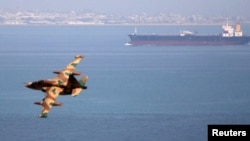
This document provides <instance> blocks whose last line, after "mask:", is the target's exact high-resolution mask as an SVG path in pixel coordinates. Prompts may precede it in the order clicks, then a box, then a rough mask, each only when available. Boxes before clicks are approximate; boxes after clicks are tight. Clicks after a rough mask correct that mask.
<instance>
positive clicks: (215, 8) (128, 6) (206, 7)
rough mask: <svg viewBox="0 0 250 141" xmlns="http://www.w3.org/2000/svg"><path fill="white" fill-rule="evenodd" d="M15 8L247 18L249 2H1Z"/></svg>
mask: <svg viewBox="0 0 250 141" xmlns="http://www.w3.org/2000/svg"><path fill="white" fill-rule="evenodd" d="M15 9H20V10H38V11H45V10H52V11H83V10H91V11H93V12H103V13H114V14H115V13H117V14H123V15H126V14H128V15H129V14H142V13H147V14H159V13H164V14H168V13H174V14H181V15H203V16H246V17H249V16H250V15H249V13H250V0H120V1H119V0H1V2H0V10H15Z"/></svg>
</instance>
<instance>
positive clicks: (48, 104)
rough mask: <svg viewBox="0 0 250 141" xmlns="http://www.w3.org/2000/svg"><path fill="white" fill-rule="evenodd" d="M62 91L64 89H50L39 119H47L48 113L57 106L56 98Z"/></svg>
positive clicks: (53, 87)
mask: <svg viewBox="0 0 250 141" xmlns="http://www.w3.org/2000/svg"><path fill="white" fill-rule="evenodd" d="M61 91H62V88H60V87H55V86H52V87H49V88H48V89H47V90H46V94H45V98H44V101H43V103H42V111H41V114H40V115H39V117H41V118H46V117H47V116H48V112H49V111H50V109H51V108H52V106H53V105H54V104H55V101H56V98H57V97H58V96H59V94H60V92H61Z"/></svg>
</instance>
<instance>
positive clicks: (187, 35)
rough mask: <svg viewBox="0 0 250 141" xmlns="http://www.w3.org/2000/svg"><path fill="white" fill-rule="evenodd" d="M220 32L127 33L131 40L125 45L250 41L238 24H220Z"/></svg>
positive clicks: (219, 43)
mask: <svg viewBox="0 0 250 141" xmlns="http://www.w3.org/2000/svg"><path fill="white" fill-rule="evenodd" d="M222 29H223V30H222V33H221V34H217V35H198V34H196V33H194V32H191V31H181V32H180V34H179V35H160V34H137V31H136V29H135V32H134V33H132V34H129V35H128V36H129V37H130V39H131V41H130V42H128V43H126V45H156V46H185V45H187V46H224V45H244V44H249V43H250V36H243V32H242V30H241V26H240V24H236V27H235V29H234V28H233V27H232V26H230V25H229V24H228V22H227V23H226V24H225V25H222Z"/></svg>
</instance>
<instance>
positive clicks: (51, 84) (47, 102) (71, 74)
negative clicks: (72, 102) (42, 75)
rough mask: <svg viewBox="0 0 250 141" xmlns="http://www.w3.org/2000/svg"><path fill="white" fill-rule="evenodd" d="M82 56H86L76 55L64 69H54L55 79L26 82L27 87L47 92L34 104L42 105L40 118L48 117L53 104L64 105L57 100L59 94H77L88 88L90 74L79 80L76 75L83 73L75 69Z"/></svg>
mask: <svg viewBox="0 0 250 141" xmlns="http://www.w3.org/2000/svg"><path fill="white" fill-rule="evenodd" d="M82 58H84V57H83V56H81V55H76V56H75V59H74V60H73V61H72V62H70V63H69V64H68V65H67V66H66V67H65V68H64V69H63V70H61V71H54V73H55V74H57V76H56V77H55V78H53V79H47V80H38V81H34V82H28V83H26V84H25V86H26V87H27V88H30V89H33V90H41V91H42V92H45V97H44V98H43V99H42V100H41V101H39V102H34V104H37V105H41V106H42V111H41V114H40V115H39V117H40V118H47V116H48V112H49V111H50V109H51V108H52V106H62V103H60V102H56V99H57V97H58V96H59V95H72V96H77V95H79V94H80V92H81V91H82V90H83V89H87V86H86V82H87V80H88V76H83V77H82V78H81V79H80V80H79V81H78V80H77V79H76V78H75V75H81V73H79V72H75V69H76V66H77V65H78V64H79V63H80V61H81V59H82Z"/></svg>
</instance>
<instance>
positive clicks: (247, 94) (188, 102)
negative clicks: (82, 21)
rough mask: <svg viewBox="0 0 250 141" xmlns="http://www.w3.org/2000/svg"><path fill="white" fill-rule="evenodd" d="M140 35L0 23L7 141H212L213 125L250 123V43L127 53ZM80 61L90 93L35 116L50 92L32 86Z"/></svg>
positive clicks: (1, 131) (0, 89)
mask: <svg viewBox="0 0 250 141" xmlns="http://www.w3.org/2000/svg"><path fill="white" fill-rule="evenodd" d="M133 28H134V27H132V26H86V27H78V26H75V27H69V26H1V27H0V66H1V69H0V78H1V79H0V80H1V81H0V94H1V97H0V140H1V141H10V140H19V141H31V140H32V141H34V140H55V141H59V140H60V141H61V140H65V141H66V140H67V141H68V140H70V141H78V140H86V141H111V140H113V141H128V140H130V141H152V140H155V141H166V140H167V141H202V140H203V141H205V140H207V125H208V124H249V123H250V118H249V117H250V87H249V85H250V62H249V60H250V46H225V47H221V46H218V47H217V46H213V47H209V46H203V47H192V46H185V47H182V46H179V47H171V46H170V47H160V46H158V47H153V46H124V44H125V43H126V42H128V41H129V38H128V36H127V34H129V33H131V32H133ZM182 28H183V27H180V26H166V27H165V26H158V27H154V26H143V27H137V30H138V32H144V33H149V32H156V33H158V32H163V31H165V32H167V31H169V32H171V33H174V32H175V31H177V33H176V34H178V31H179V30H180V29H182ZM185 28H192V29H193V30H198V31H203V32H204V33H210V32H212V33H214V32H217V31H219V30H220V28H218V27H217V26H198V27H195V26H191V27H187V26H186V27H185ZM243 28H244V31H245V32H247V31H249V32H250V26H247V25H245V26H244V27H243ZM249 32H248V33H249ZM76 54H83V55H85V59H84V60H83V61H82V62H81V63H80V64H79V65H78V68H77V71H80V72H82V73H83V74H85V75H88V76H89V81H88V83H87V85H88V89H87V90H86V91H83V92H82V93H81V94H80V95H79V96H78V97H71V96H60V97H59V98H58V100H57V101H59V102H63V103H64V105H63V106H62V107H53V108H52V110H51V111H50V113H49V117H48V118H47V119H40V118H37V116H38V114H39V113H40V110H41V107H39V106H36V105H34V104H33V102H34V101H39V100H41V99H42V98H43V97H44V94H43V93H42V92H40V91H34V90H30V89H27V88H25V87H24V82H28V81H34V80H39V79H48V78H53V77H54V76H55V75H54V74H53V73H52V72H53V71H54V70H60V69H63V68H64V67H65V66H66V64H68V63H69V61H71V60H72V59H73V57H74V56H75V55H76Z"/></svg>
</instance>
